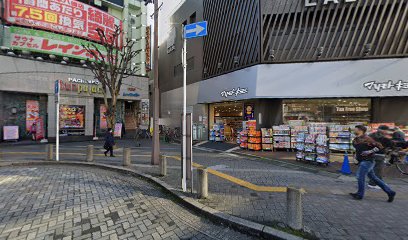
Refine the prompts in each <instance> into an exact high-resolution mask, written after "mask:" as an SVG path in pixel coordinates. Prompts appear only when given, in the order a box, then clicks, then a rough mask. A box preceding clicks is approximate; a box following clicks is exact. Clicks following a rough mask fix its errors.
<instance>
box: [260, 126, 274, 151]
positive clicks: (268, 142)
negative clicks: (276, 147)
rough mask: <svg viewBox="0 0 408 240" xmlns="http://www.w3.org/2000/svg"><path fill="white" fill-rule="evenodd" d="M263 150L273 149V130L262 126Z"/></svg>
mask: <svg viewBox="0 0 408 240" xmlns="http://www.w3.org/2000/svg"><path fill="white" fill-rule="evenodd" d="M261 132H262V150H264V151H271V150H273V130H272V128H262V129H261Z"/></svg>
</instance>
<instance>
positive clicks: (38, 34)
mask: <svg viewBox="0 0 408 240" xmlns="http://www.w3.org/2000/svg"><path fill="white" fill-rule="evenodd" d="M9 29H10V37H9V38H8V39H10V42H5V45H6V46H8V47H10V48H13V49H18V50H29V51H32V52H41V53H46V54H54V55H60V56H67V57H72V58H78V59H91V60H92V58H93V56H92V55H91V54H89V53H88V52H87V51H86V50H85V49H84V48H83V47H82V44H84V45H88V43H89V42H87V41H85V40H82V39H78V38H73V37H68V36H64V35H61V34H55V33H49V32H45V31H40V30H32V29H26V28H19V27H10V28H9ZM95 46H97V47H98V49H99V51H101V53H102V54H103V55H105V56H106V51H105V50H104V48H103V47H102V46H101V45H99V44H95Z"/></svg>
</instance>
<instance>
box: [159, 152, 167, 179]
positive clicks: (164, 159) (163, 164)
mask: <svg viewBox="0 0 408 240" xmlns="http://www.w3.org/2000/svg"><path fill="white" fill-rule="evenodd" d="M159 166H160V175H161V176H163V177H164V176H166V175H167V157H166V156H163V155H160V162H159Z"/></svg>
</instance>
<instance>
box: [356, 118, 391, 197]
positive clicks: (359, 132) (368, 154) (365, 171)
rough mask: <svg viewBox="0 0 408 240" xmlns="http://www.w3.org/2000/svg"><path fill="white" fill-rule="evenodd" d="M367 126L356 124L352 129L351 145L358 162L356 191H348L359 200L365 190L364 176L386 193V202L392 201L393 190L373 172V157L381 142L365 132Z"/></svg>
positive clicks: (380, 147) (379, 148)
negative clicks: (353, 135)
mask: <svg viewBox="0 0 408 240" xmlns="http://www.w3.org/2000/svg"><path fill="white" fill-rule="evenodd" d="M366 132H367V128H366V127H365V126H362V125H357V126H356V127H355V129H354V134H355V135H356V138H355V139H354V140H353V146H354V148H355V149H356V158H357V161H358V162H359V167H358V170H357V174H356V177H357V180H358V191H357V193H350V195H351V196H352V197H353V198H354V199H356V200H361V199H363V198H364V192H365V180H366V176H368V177H369V178H370V179H372V180H373V181H374V182H375V184H377V185H378V186H379V187H380V188H381V189H382V190H383V191H384V192H386V193H387V195H388V202H392V201H394V198H395V194H396V193H395V192H394V191H393V190H392V189H391V188H390V187H389V186H388V185H387V184H386V183H385V182H383V181H382V180H381V179H379V178H378V177H377V176H376V175H375V173H374V170H373V169H374V166H375V162H374V158H375V153H376V152H378V151H380V150H381V149H383V146H382V145H381V143H378V142H376V141H374V140H373V139H372V138H371V137H369V136H367V134H366Z"/></svg>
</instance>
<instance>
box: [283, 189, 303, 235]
mask: <svg viewBox="0 0 408 240" xmlns="http://www.w3.org/2000/svg"><path fill="white" fill-rule="evenodd" d="M303 192H304V191H303V189H296V188H291V187H288V190H287V192H286V198H287V199H286V224H287V225H288V226H289V227H291V228H293V229H296V230H301V229H302V228H303V206H302V195H303Z"/></svg>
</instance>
